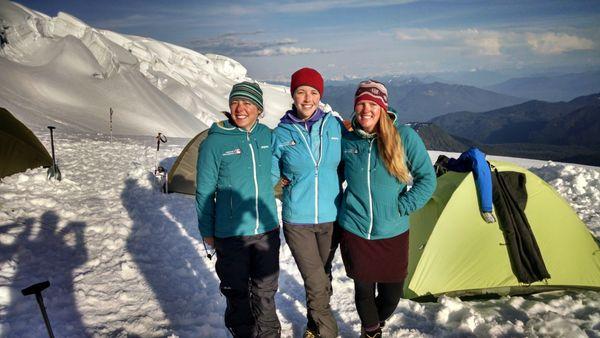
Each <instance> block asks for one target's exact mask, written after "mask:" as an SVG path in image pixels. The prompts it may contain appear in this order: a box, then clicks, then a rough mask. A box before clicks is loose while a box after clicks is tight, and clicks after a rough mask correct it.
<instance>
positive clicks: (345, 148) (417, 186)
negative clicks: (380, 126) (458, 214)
mask: <svg viewBox="0 0 600 338" xmlns="http://www.w3.org/2000/svg"><path fill="white" fill-rule="evenodd" d="M392 116H393V118H394V120H395V115H393V114H392ZM353 125H354V131H353V132H345V133H344V136H343V140H342V161H343V164H344V177H345V179H346V182H347V184H348V186H347V188H346V190H345V191H344V197H343V199H342V205H341V207H340V215H339V218H338V221H339V224H340V226H341V227H342V228H344V229H345V230H347V231H349V232H351V233H353V234H355V235H357V236H360V237H362V238H365V239H370V240H375V239H384V238H391V237H395V236H397V235H400V234H402V233H404V232H405V231H407V230H408V228H409V214H410V213H411V212H413V211H415V210H417V209H419V208H421V207H422V206H424V205H425V203H427V201H428V200H429V198H431V195H432V194H433V192H434V190H435V187H436V177H435V172H434V169H433V166H432V164H431V160H430V159H429V155H428V154H427V150H426V149H425V145H424V144H423V141H422V140H421V138H420V137H419V135H418V134H417V133H416V132H415V131H414V130H413V129H412V128H410V127H408V126H398V125H397V124H396V129H397V131H398V133H399V134H400V138H401V140H402V145H403V146H404V153H405V158H406V163H407V166H408V169H409V171H410V173H411V176H412V178H413V183H412V187H411V188H410V189H408V187H407V185H406V184H404V183H402V182H400V181H399V180H398V179H397V178H396V177H394V176H392V175H391V174H390V173H389V171H388V170H387V168H386V167H385V164H384V163H383V159H382V158H381V157H380V156H379V151H378V149H377V141H378V140H377V136H375V137H372V138H370V137H369V136H368V135H367V134H366V133H364V132H362V131H361V130H360V126H358V124H357V123H356V122H355V121H353Z"/></svg>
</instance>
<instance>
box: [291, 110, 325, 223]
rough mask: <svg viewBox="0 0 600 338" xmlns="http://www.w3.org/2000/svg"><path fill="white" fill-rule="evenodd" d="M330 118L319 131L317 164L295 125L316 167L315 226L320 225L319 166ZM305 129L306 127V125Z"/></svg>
mask: <svg viewBox="0 0 600 338" xmlns="http://www.w3.org/2000/svg"><path fill="white" fill-rule="evenodd" d="M328 117H329V115H326V116H325V118H324V120H323V122H322V123H321V130H319V162H317V161H316V160H315V157H314V155H313V153H312V150H311V149H310V146H309V145H308V141H307V140H306V138H305V137H304V133H303V132H302V130H300V128H298V126H297V125H295V124H294V125H293V126H294V127H295V128H296V129H297V130H298V132H299V133H300V136H301V137H302V140H303V141H304V144H305V145H306V149H307V150H308V153H309V154H310V158H311V159H312V161H313V163H314V165H315V224H319V165H320V164H321V159H322V158H323V129H325V122H327V118H328ZM305 127H306V124H305ZM306 131H307V132H308V129H306ZM309 136H310V133H309Z"/></svg>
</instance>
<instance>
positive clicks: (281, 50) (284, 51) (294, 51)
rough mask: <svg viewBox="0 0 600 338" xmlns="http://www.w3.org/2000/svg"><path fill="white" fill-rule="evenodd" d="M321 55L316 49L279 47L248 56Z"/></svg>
mask: <svg viewBox="0 0 600 338" xmlns="http://www.w3.org/2000/svg"><path fill="white" fill-rule="evenodd" d="M317 53H321V51H319V50H318V49H314V48H301V47H278V48H266V49H262V50H258V51H255V52H252V53H249V54H248V55H246V56H276V55H301V54H317Z"/></svg>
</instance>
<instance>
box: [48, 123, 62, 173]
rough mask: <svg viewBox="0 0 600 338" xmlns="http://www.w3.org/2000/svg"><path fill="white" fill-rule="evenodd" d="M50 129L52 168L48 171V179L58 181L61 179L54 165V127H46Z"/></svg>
mask: <svg viewBox="0 0 600 338" xmlns="http://www.w3.org/2000/svg"><path fill="white" fill-rule="evenodd" d="M48 129H50V144H51V146H52V167H50V168H49V169H48V179H51V178H56V179H57V180H58V181H60V180H61V179H62V175H61V173H60V169H58V166H57V165H56V156H55V155H54V129H56V127H53V126H48Z"/></svg>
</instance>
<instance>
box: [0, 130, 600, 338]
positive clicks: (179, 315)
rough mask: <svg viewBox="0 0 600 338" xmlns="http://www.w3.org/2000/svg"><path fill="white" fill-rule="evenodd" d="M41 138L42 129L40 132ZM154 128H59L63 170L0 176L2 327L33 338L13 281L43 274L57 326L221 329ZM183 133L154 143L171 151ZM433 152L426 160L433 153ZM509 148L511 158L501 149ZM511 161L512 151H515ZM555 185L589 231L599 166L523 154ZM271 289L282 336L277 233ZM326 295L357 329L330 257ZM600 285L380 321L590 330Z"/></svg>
mask: <svg viewBox="0 0 600 338" xmlns="http://www.w3.org/2000/svg"><path fill="white" fill-rule="evenodd" d="M40 136H41V139H42V141H43V142H44V144H47V142H48V138H47V136H45V135H40ZM153 143H154V139H153V138H152V137H147V138H145V139H144V138H139V137H136V138H117V139H115V140H114V141H113V142H112V143H110V142H109V141H108V137H107V136H97V135H90V134H70V135H66V136H65V135H64V134H59V135H58V137H57V140H56V148H57V154H58V157H59V159H60V162H59V166H60V169H61V171H62V173H63V177H64V178H63V181H62V182H55V181H47V180H46V171H45V170H43V169H41V168H40V169H33V170H29V171H27V172H26V173H21V174H16V175H12V176H10V177H7V178H5V179H4V181H3V182H2V183H1V184H0V206H1V207H0V210H1V211H0V336H2V337H43V336H44V335H45V328H44V324H43V321H42V318H41V315H40V313H39V310H38V308H37V304H36V303H35V299H34V298H33V297H32V296H30V297H24V296H22V295H21V294H20V290H21V289H22V288H24V287H26V286H28V285H30V284H33V283H36V282H40V281H44V280H50V282H51V283H52V285H51V286H50V288H49V289H47V290H46V291H44V300H45V303H46V306H47V308H48V312H49V317H50V320H51V322H52V326H53V329H54V332H55V334H56V336H57V337H84V336H96V337H104V336H111V337H112V336H115V337H129V336H140V337H165V336H172V337H175V336H178V337H225V336H226V334H227V332H226V329H225V327H224V324H223V320H222V314H223V312H224V308H225V299H224V298H223V296H221V295H220V293H219V291H218V279H217V277H216V274H215V271H214V261H212V260H209V259H208V258H206V256H205V252H204V248H203V246H202V243H201V241H200V236H199V233H198V230H197V225H196V224H197V223H196V215H195V209H194V199H193V197H192V196H185V195H180V194H170V195H164V194H160V193H158V192H157V190H156V188H155V186H154V185H153V178H152V175H150V171H151V168H152V167H153V165H154V157H155V153H154V149H155V148H154V145H153ZM183 146H184V142H183V140H173V141H172V142H168V143H167V144H166V146H164V147H163V149H162V150H161V152H160V158H161V161H163V163H167V164H168V163H172V162H173V159H174V158H175V157H176V156H177V155H178V154H179V152H180V151H181V150H182V148H183ZM437 154H438V153H436V152H431V154H430V155H431V157H432V159H434V158H436V157H437ZM509 160H511V159H509ZM512 160H513V161H515V159H512ZM516 162H517V163H518V164H521V165H524V166H525V167H530V166H532V165H533V166H534V168H533V169H532V171H534V172H535V173H537V174H538V175H540V176H541V177H542V178H544V179H545V180H546V181H548V182H549V183H550V184H551V185H552V186H554V187H555V188H556V189H557V190H558V191H559V192H560V193H561V195H562V196H563V197H565V198H566V199H567V200H568V201H569V202H570V203H571V205H572V206H573V207H574V208H575V209H576V210H577V212H578V214H579V215H580V217H581V218H582V219H583V220H584V221H585V222H586V224H587V225H588V227H589V228H590V230H591V231H592V232H594V234H595V236H596V237H597V238H598V236H599V235H600V217H599V216H600V215H599V214H600V180H599V178H600V172H599V171H598V169H596V168H583V167H579V166H573V165H565V164H559V163H543V162H540V161H534V162H529V161H523V160H519V159H516ZM280 260H281V275H280V280H279V283H280V287H279V292H278V294H277V297H276V301H277V307H278V312H279V317H280V320H281V322H282V325H283V336H285V337H298V336H299V335H301V333H302V331H303V329H304V325H305V311H306V309H305V307H304V288H303V284H302V279H301V277H300V274H299V272H298V270H297V268H296V265H295V263H294V261H293V258H292V257H291V254H290V251H289V249H288V247H287V246H286V245H283V246H282V250H281V256H280ZM333 274H334V294H333V298H332V301H331V303H332V307H333V310H334V313H335V315H336V318H337V320H338V323H339V325H340V335H341V336H342V337H356V336H358V335H359V330H360V324H359V323H360V322H359V318H358V315H357V314H356V310H355V307H354V298H353V284H352V282H351V280H349V279H348V278H347V277H346V276H345V274H344V268H343V264H342V262H341V259H340V257H339V256H338V257H336V260H335V264H334V270H333ZM599 308H600V293H599V292H591V291H589V292H580V293H574V292H554V293H547V294H538V295H532V296H527V297H504V298H501V299H496V300H485V301H470V302H468V301H461V300H459V299H456V298H448V297H443V298H441V299H440V300H439V301H438V302H436V303H416V302H413V301H408V300H402V301H401V302H400V304H399V306H398V309H397V310H396V312H395V314H394V315H393V316H392V318H391V319H390V320H389V321H388V324H387V325H386V328H385V330H384V332H385V333H386V335H388V336H393V337H437V336H480V337H486V336H495V337H508V336H510V337H525V336H527V337H531V336H554V337H566V336H568V337H586V336H591V337H598V336H600V312H599V311H598V309H599Z"/></svg>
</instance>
